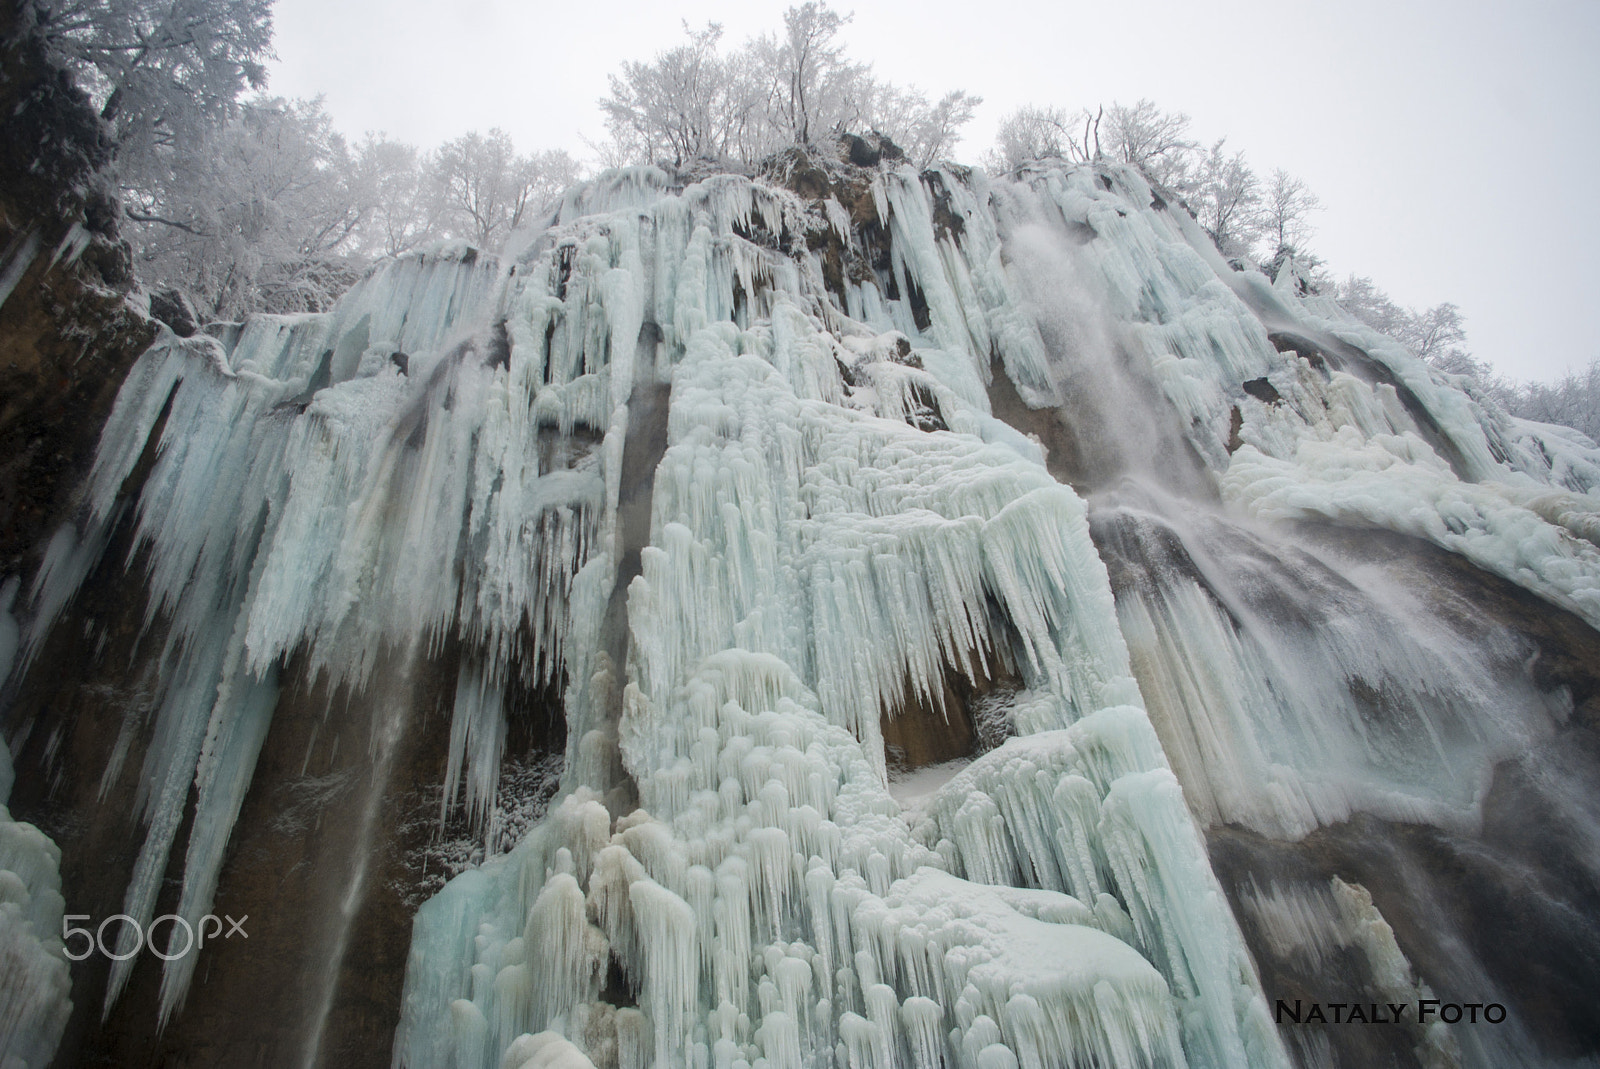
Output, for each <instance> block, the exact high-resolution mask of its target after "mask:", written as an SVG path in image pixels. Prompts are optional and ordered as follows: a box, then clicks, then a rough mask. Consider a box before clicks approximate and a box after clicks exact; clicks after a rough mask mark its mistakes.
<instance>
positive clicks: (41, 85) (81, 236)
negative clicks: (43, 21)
mask: <svg viewBox="0 0 1600 1069" xmlns="http://www.w3.org/2000/svg"><path fill="white" fill-rule="evenodd" d="M19 6H20V5H18V4H16V3H13V2H9V0H8V2H7V3H6V4H5V6H4V9H3V10H0V115H4V116H6V122H5V136H4V137H3V138H0V575H18V574H20V573H22V572H23V571H24V570H25V569H26V561H27V559H28V558H29V556H30V554H32V553H33V552H35V551H36V550H37V549H38V548H39V542H40V540H41V538H43V537H45V536H47V535H48V534H49V532H50V531H51V529H52V528H53V527H54V526H55V525H56V524H58V523H59V522H60V521H61V520H62V519H63V518H64V517H65V514H66V510H67V509H68V507H69V506H70V503H71V499H72V495H73V494H74V492H75V491H76V490H77V488H78V486H79V484H80V483H81V481H82V478H83V475H84V474H85V473H86V472H87V470H88V464H89V460H90V458H91V457H92V456H93V452H94V444H95V441H96V440H97V438H98V437H99V434H100V427H101V425H102V424H104V422H105V418H106V414H107V413H108V412H109V411H110V410H111V403H112V401H113V400H114V399H115V398H116V395H117V390H118V388H119V387H120V386H121V385H122V380H123V377H124V376H125V375H126V374H127V371H128V368H129V367H130V366H131V365H132V363H133V361H134V359H135V358H137V357H138V355H139V353H140V352H142V351H143V350H144V348H145V347H146V346H148V345H149V344H150V342H151V341H152V340H153V339H154V337H155V334H156V326H155V324H154V323H153V322H152V321H151V320H149V319H148V318H147V317H146V316H144V315H142V314H141V313H140V312H139V311H138V309H136V308H135V307H133V306H131V305H129V304H128V303H127V301H126V300H125V298H126V296H127V295H128V293H129V292H130V291H131V289H132V288H133V285H134V280H133V275H132V272H131V270H130V258H129V252H128V248H127V246H126V244H124V243H123V242H121V241H120V240H119V239H118V237H117V225H116V224H117V216H118V213H119V211H120V209H119V207H118V205H117V201H116V196H115V193H114V191H113V190H112V189H111V187H110V186H109V184H108V183H107V181H106V179H105V177H104V172H105V169H106V168H107V167H108V166H109V165H110V162H111V144H110V142H109V140H108V139H107V136H106V133H105V130H104V128H103V127H102V125H101V123H100V121H99V117H98V116H97V115H96V113H95V110H94V108H93V107H92V105H91V104H90V102H89V100H88V98H87V97H86V96H85V95H84V93H83V92H82V91H80V90H78V89H77V88H76V87H75V86H74V85H73V84H72V79H71V78H70V76H69V75H68V74H67V72H65V71H63V70H61V69H60V68H58V67H55V66H53V65H51V64H50V63H49V62H48V61H47V59H46V57H45V55H44V50H43V49H42V48H41V46H40V44H39V42H38V40H37V39H36V38H34V37H32V36H31V35H29V34H28V33H27V32H25V30H23V28H22V19H21V16H20V14H19V11H18V7H19Z"/></svg>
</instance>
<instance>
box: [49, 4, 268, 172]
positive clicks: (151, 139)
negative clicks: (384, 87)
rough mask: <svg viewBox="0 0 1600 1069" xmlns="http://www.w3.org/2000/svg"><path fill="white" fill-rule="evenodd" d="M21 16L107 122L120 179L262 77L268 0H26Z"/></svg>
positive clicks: (228, 109)
mask: <svg viewBox="0 0 1600 1069" xmlns="http://www.w3.org/2000/svg"><path fill="white" fill-rule="evenodd" d="M22 10H23V15H24V17H25V19H27V20H28V21H29V22H31V23H32V25H33V26H34V27H35V28H36V29H37V31H38V33H39V34H40V36H41V37H42V38H43V40H44V41H45V43H46V45H47V47H48V48H49V49H50V51H51V52H52V53H53V54H54V56H55V58H56V59H57V60H58V61H60V62H61V63H63V64H64V65H65V66H66V67H67V68H68V69H69V70H71V71H72V72H73V75H74V77H75V78H76V79H77V81H78V83H79V85H81V86H82V87H83V88H84V89H85V90H87V91H88V92H89V93H90V95H91V96H92V97H93V98H94V99H95V100H96V102H97V103H98V105H99V106H100V109H101V110H100V114H101V117H102V118H103V119H104V120H105V121H106V122H107V123H108V124H109V125H110V126H111V130H112V135H113V139H114V141H115V144H116V148H117V162H118V167H119V169H120V170H121V172H122V174H123V175H124V177H125V179H127V180H130V181H133V182H135V183H137V182H140V181H143V180H146V179H147V176H148V174H149V173H150V172H151V171H152V170H154V169H156V168H157V166H158V165H157V162H156V159H157V156H158V154H159V153H160V152H161V151H163V150H174V149H179V148H181V147H182V145H183V143H184V142H191V143H192V142H193V141H195V140H196V139H198V138H201V137H203V136H205V134H206V132H207V131H208V130H209V129H211V128H213V127H215V126H217V125H219V124H220V123H222V122H223V121H225V120H226V119H227V118H228V117H229V116H230V115H232V114H233V109H234V106H235V102H236V101H237V100H238V97H239V94H240V93H241V92H243V91H244V89H245V88H246V87H252V88H256V89H260V88H262V87H263V86H265V85H266V80H267V75H266V67H265V66H264V63H265V61H266V60H267V59H269V58H271V55H272V51H271V49H272V3H271V0H23V5H22Z"/></svg>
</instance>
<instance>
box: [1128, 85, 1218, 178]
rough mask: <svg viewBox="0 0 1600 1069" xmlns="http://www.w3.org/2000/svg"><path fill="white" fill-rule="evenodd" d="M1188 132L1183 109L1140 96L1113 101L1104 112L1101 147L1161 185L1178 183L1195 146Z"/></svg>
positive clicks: (1184, 172) (1188, 163) (1187, 117)
mask: <svg viewBox="0 0 1600 1069" xmlns="http://www.w3.org/2000/svg"><path fill="white" fill-rule="evenodd" d="M1188 132H1189V116H1187V115H1185V114H1183V113H1182V112H1176V111H1162V110H1161V109H1160V108H1158V107H1156V105H1155V102H1154V101H1151V100H1146V99H1143V98H1141V99H1140V100H1139V101H1138V103H1136V104H1132V105H1128V104H1119V103H1117V102H1115V101H1113V102H1112V104H1111V107H1109V108H1107V109H1106V113H1105V136H1104V141H1103V149H1102V151H1103V152H1105V153H1106V154H1107V155H1109V156H1111V157H1112V158H1113V159H1117V160H1121V161H1122V162H1123V163H1131V164H1133V165H1134V166H1136V167H1138V168H1139V169H1140V170H1142V171H1144V173H1145V174H1147V175H1149V176H1150V177H1151V178H1154V179H1155V180H1156V181H1157V182H1160V183H1161V184H1162V185H1166V186H1178V185H1181V184H1182V181H1183V178H1184V177H1185V175H1186V174H1187V172H1188V170H1189V168H1190V164H1191V161H1192V159H1193V156H1194V153H1195V150H1196V148H1197V146H1196V144H1195V142H1194V141H1192V140H1191V139H1190V138H1189V137H1188V136H1187V134H1188ZM1219 144H1220V142H1219Z"/></svg>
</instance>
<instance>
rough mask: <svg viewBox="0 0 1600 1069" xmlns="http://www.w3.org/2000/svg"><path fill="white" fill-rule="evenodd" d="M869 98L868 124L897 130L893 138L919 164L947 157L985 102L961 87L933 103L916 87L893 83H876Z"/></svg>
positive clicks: (917, 165)
mask: <svg viewBox="0 0 1600 1069" xmlns="http://www.w3.org/2000/svg"><path fill="white" fill-rule="evenodd" d="M869 98H870V100H871V106H870V108H869V109H868V110H867V111H866V114H865V116H864V119H865V125H866V126H868V127H870V128H871V129H874V130H879V131H894V133H893V134H892V135H891V137H892V139H893V140H894V141H895V143H896V144H898V145H899V146H900V148H901V149H903V150H904V151H905V154H906V158H907V159H909V160H910V161H911V162H912V164H913V165H914V166H916V167H918V168H924V167H931V166H933V164H935V163H937V162H938V161H939V160H942V159H945V158H947V157H948V156H949V155H950V152H951V150H953V149H954V148H955V145H956V142H957V141H959V140H960V139H961V128H962V127H963V126H965V125H966V124H967V123H969V122H971V121H972V113H973V110H974V109H975V108H976V107H977V106H978V105H979V104H981V103H983V98H982V97H977V96H973V95H972V94H971V93H967V92H965V91H963V90H959V89H958V90H956V91H955V92H952V93H946V94H945V95H944V96H942V97H940V98H939V99H938V100H936V101H933V102H931V103H930V102H929V100H928V98H927V97H926V96H924V95H923V94H922V93H921V92H919V91H918V90H916V89H914V88H913V89H897V88H895V87H894V86H891V85H874V86H873V87H872V90H871V93H870V97H869Z"/></svg>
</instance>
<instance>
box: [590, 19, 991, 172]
mask: <svg viewBox="0 0 1600 1069" xmlns="http://www.w3.org/2000/svg"><path fill="white" fill-rule="evenodd" d="M849 21H850V16H848V15H840V14H839V13H838V12H836V11H834V10H832V9H831V8H830V7H828V5H827V4H825V3H819V2H817V0H808V2H807V3H804V4H801V5H800V6H798V7H791V8H789V9H788V10H787V11H785V12H784V16H783V22H784V29H783V32H782V33H781V34H766V35H763V36H760V37H756V38H753V39H751V40H749V41H747V42H745V44H744V45H743V46H742V47H740V48H738V49H736V50H734V51H733V52H731V53H729V54H727V55H723V54H720V53H719V52H718V51H717V45H718V43H719V42H720V40H721V38H722V27H721V26H719V25H717V24H716V23H710V24H708V25H707V26H706V28H705V29H704V30H698V31H697V30H691V29H689V27H688V26H687V25H686V26H685V27H684V30H685V32H686V33H687V34H688V37H689V39H688V41H687V42H686V43H684V44H681V45H678V46H677V47H675V48H669V49H666V50H665V51H662V52H658V53H657V54H656V56H655V58H654V59H652V60H649V61H643V62H628V63H624V64H623V65H622V71H621V73H620V74H616V75H613V76H612V77H611V93H610V95H608V96H606V97H604V98H602V99H601V101H600V107H601V108H602V109H603V110H604V111H605V114H606V129H607V130H608V131H609V132H610V134H611V141H610V143H609V144H607V145H603V146H599V148H600V152H601V155H602V157H603V158H605V159H606V160H607V162H608V163H613V164H617V163H650V162H655V161H658V160H663V161H668V162H671V163H672V164H674V165H677V166H681V165H683V164H685V163H688V162H690V161H692V160H698V159H710V160H728V159H734V160H740V161H742V162H744V163H754V162H756V161H757V160H759V159H761V158H762V157H763V156H766V155H767V154H769V153H772V152H775V151H778V150H779V149H782V148H783V147H784V146H786V145H809V144H812V143H813V142H817V141H823V140H828V139H831V138H833V137H835V136H837V135H838V134H840V133H844V132H846V131H857V132H866V131H868V130H876V131H878V132H879V133H882V134H885V135H887V136H889V137H891V138H893V139H894V140H895V141H896V142H897V143H899V144H900V147H901V148H902V149H904V150H905V152H906V155H907V156H908V157H909V158H910V159H911V160H912V161H913V162H915V163H917V164H918V165H919V166H927V165H929V164H931V163H933V162H934V161H935V160H937V159H939V158H941V157H942V156H944V155H945V154H947V153H948V152H949V151H950V150H951V148H952V147H953V146H954V144H955V142H956V140H957V139H958V137H959V131H960V128H961V127H962V126H963V125H965V124H966V123H967V122H969V121H970V120H971V119H972V112H973V108H974V107H975V106H976V105H977V104H978V103H980V100H979V98H978V97H975V96H973V95H971V94H969V93H965V92H960V91H957V92H953V93H947V94H945V95H944V96H942V97H940V98H939V99H938V100H937V101H932V102H930V101H929V99H928V98H927V97H926V96H925V95H923V94H922V93H920V92H918V91H917V90H916V89H914V88H900V87H897V86H893V85H890V84H888V83H885V82H881V81H879V80H878V79H876V78H874V77H873V76H872V69H871V67H870V65H868V64H865V63H858V62H855V61H854V60H851V59H850V58H849V57H848V56H847V55H846V54H845V48H844V44H843V42H842V41H841V40H840V33H841V31H842V30H843V28H844V26H845V25H846V24H847V23H848V22H849Z"/></svg>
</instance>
